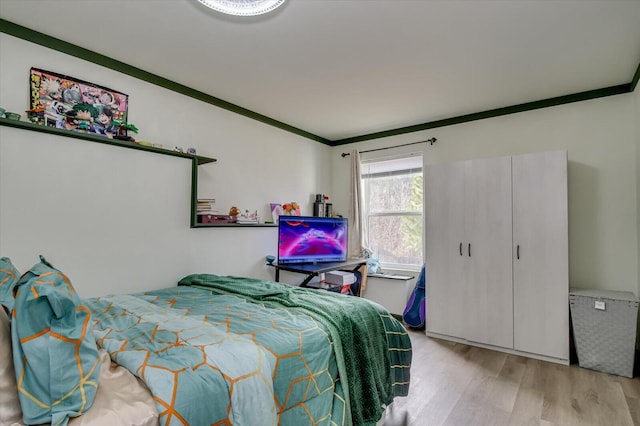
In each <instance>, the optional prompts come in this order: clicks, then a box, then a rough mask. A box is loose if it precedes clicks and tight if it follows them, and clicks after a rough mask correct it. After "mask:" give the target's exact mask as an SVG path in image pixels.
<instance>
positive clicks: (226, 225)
mask: <svg viewBox="0 0 640 426" xmlns="http://www.w3.org/2000/svg"><path fill="white" fill-rule="evenodd" d="M277 226H278V225H276V224H275V223H255V224H254V223H196V224H195V226H192V228H276V227H277Z"/></svg>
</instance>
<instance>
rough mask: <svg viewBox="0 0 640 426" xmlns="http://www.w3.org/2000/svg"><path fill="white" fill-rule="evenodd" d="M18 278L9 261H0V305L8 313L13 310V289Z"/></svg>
mask: <svg viewBox="0 0 640 426" xmlns="http://www.w3.org/2000/svg"><path fill="white" fill-rule="evenodd" d="M19 277H20V272H18V270H17V269H16V267H15V266H13V263H11V259H9V258H8V257H3V258H2V259H0V305H4V306H6V307H7V310H8V311H9V312H11V309H13V287H14V286H15V285H16V283H17V282H18V278H19Z"/></svg>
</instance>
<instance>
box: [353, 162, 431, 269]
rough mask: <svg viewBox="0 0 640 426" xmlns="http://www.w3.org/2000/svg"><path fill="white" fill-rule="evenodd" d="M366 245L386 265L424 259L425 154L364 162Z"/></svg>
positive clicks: (409, 264) (414, 263)
mask: <svg viewBox="0 0 640 426" xmlns="http://www.w3.org/2000/svg"><path fill="white" fill-rule="evenodd" d="M361 175H362V192H363V198H364V199H363V206H364V208H363V211H364V223H363V233H364V245H365V247H367V248H368V249H369V250H371V251H372V252H373V257H375V258H377V259H378V260H379V261H380V263H381V265H382V266H383V267H385V268H392V269H393V268H398V269H406V268H407V267H410V269H416V268H419V267H421V266H422V264H423V263H424V260H423V246H424V244H423V235H424V232H423V227H424V220H423V197H422V193H423V191H422V188H423V180H422V155H421V154H413V155H410V156H405V157H402V158H398V157H395V158H384V159H377V160H370V161H363V162H362V166H361Z"/></svg>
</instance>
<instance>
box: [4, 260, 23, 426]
mask: <svg viewBox="0 0 640 426" xmlns="http://www.w3.org/2000/svg"><path fill="white" fill-rule="evenodd" d="M3 260H4V259H3ZM11 299H12V300H13V297H11ZM0 360H2V362H0V419H2V421H1V422H0V423H2V424H3V425H5V424H8V425H10V424H14V423H16V424H17V423H19V422H20V419H21V418H22V410H21V409H20V402H19V401H18V389H17V388H16V373H15V371H14V369H13V362H12V355H11V324H10V323H9V317H8V316H7V314H6V313H5V311H4V309H3V308H2V306H0Z"/></svg>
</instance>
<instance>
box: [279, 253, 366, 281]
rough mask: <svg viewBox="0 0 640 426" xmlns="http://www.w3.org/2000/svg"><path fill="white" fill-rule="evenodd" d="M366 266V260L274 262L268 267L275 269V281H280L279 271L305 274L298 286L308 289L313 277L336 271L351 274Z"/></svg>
mask: <svg viewBox="0 0 640 426" xmlns="http://www.w3.org/2000/svg"><path fill="white" fill-rule="evenodd" d="M366 264H367V259H350V260H347V261H346V262H318V263H286V264H282V265H280V264H278V263H276V262H274V263H271V264H270V265H271V266H273V267H274V268H276V281H278V282H279V281H280V271H281V270H282V271H289V272H295V273H297V274H305V275H306V277H305V279H304V281H302V283H301V284H300V287H309V282H310V281H311V280H312V279H313V277H317V276H318V275H320V274H322V273H325V272H331V271H335V270H338V269H351V270H352V271H353V272H355V271H357V270H358V269H360V267H362V266H364V265H366Z"/></svg>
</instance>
